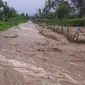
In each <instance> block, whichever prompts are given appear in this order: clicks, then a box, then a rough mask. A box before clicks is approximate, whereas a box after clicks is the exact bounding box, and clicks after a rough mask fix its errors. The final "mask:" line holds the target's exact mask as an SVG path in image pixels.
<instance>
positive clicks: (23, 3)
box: [3, 0, 45, 15]
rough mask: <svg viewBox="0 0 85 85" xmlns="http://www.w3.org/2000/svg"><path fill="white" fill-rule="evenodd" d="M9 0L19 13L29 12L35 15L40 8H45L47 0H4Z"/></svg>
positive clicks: (10, 4)
mask: <svg viewBox="0 0 85 85" xmlns="http://www.w3.org/2000/svg"><path fill="white" fill-rule="evenodd" d="M3 1H7V2H8V4H9V6H11V7H14V8H15V9H16V10H17V12H18V13H22V12H24V13H28V14H29V15H33V14H34V13H35V12H36V10H37V9H38V8H43V7H44V4H45V0H3Z"/></svg>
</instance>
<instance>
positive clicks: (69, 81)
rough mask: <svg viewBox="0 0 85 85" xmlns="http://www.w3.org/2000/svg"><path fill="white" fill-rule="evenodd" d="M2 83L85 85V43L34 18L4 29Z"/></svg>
mask: <svg viewBox="0 0 85 85" xmlns="http://www.w3.org/2000/svg"><path fill="white" fill-rule="evenodd" d="M39 31H40V32H43V35H44V36H43V35H41V34H42V33H41V34H40V32H39ZM52 38H53V39H52ZM0 85H85V45H84V44H75V43H70V42H69V41H67V40H66V38H65V37H64V36H62V35H59V34H57V33H54V32H52V31H51V30H47V29H42V28H40V27H39V26H38V25H36V24H33V23H32V22H31V21H30V22H27V23H25V24H20V25H18V26H16V27H12V28H10V29H8V30H7V31H3V32H0Z"/></svg>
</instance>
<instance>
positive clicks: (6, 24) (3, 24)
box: [0, 18, 26, 31]
mask: <svg viewBox="0 0 85 85" xmlns="http://www.w3.org/2000/svg"><path fill="white" fill-rule="evenodd" d="M24 22H26V20H25V19H19V18H13V19H10V20H8V21H0V31H4V30H7V29H8V28H10V27H12V26H16V25H18V24H19V23H24Z"/></svg>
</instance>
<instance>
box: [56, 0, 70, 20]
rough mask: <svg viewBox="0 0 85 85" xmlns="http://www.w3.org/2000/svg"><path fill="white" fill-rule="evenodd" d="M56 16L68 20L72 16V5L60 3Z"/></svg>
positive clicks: (64, 2) (65, 2) (66, 2)
mask: <svg viewBox="0 0 85 85" xmlns="http://www.w3.org/2000/svg"><path fill="white" fill-rule="evenodd" d="M56 14H57V17H58V18H61V19H62V18H67V17H68V16H69V14H70V5H69V3H68V1H64V0H62V1H61V3H59V5H58V7H57V9H56Z"/></svg>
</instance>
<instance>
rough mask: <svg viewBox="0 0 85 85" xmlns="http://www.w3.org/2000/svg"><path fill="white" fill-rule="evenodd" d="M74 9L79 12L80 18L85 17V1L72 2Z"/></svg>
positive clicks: (75, 0)
mask: <svg viewBox="0 0 85 85" xmlns="http://www.w3.org/2000/svg"><path fill="white" fill-rule="evenodd" d="M71 2H72V4H73V7H74V8H76V9H78V10H79V17H80V18H81V17H83V16H84V15H85V0H71Z"/></svg>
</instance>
